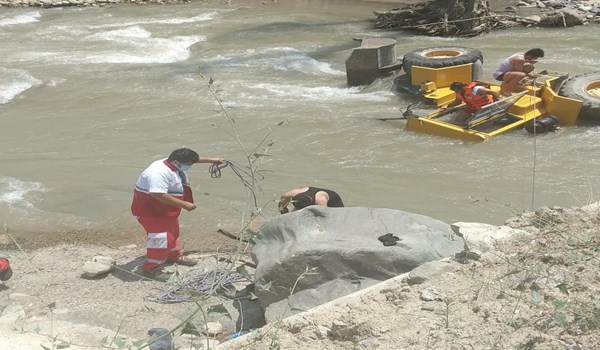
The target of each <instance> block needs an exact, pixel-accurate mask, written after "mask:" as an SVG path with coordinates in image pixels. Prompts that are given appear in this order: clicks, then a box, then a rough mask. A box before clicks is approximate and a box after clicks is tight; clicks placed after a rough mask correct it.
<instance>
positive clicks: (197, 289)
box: [144, 267, 250, 304]
mask: <svg viewBox="0 0 600 350" xmlns="http://www.w3.org/2000/svg"><path fill="white" fill-rule="evenodd" d="M236 282H250V281H249V280H248V279H247V278H246V277H244V276H242V275H241V274H239V273H237V272H235V271H231V270H230V269H228V268H222V267H220V268H216V269H214V270H211V271H208V272H204V273H201V274H198V275H195V276H191V277H188V278H186V279H184V280H181V281H179V282H175V283H173V284H166V285H165V286H164V287H163V289H162V291H161V292H160V293H159V294H158V295H156V296H147V297H145V298H144V300H148V301H153V302H156V303H160V304H174V303H183V302H188V301H192V300H193V299H194V297H193V294H194V293H201V294H202V295H204V296H209V295H210V294H211V293H212V292H214V291H216V290H224V291H225V292H228V293H231V292H232V288H233V283H236Z"/></svg>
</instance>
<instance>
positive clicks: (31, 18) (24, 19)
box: [0, 11, 42, 27]
mask: <svg viewBox="0 0 600 350" xmlns="http://www.w3.org/2000/svg"><path fill="white" fill-rule="evenodd" d="M41 16H42V15H41V14H40V13H39V12H38V11H30V12H26V13H19V14H17V15H15V14H14V13H11V12H9V13H4V14H1V15H0V27H8V26H14V25H19V24H26V23H33V22H38V21H39V18H40V17H41Z"/></svg>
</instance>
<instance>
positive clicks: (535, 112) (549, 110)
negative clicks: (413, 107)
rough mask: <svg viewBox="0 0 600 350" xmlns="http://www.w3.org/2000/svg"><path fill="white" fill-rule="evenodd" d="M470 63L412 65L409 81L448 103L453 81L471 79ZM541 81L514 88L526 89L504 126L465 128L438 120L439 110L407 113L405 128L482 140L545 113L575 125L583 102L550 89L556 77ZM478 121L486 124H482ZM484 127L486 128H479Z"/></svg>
mask: <svg viewBox="0 0 600 350" xmlns="http://www.w3.org/2000/svg"><path fill="white" fill-rule="evenodd" d="M471 77H472V64H470V63H469V64H464V65H457V66H451V67H444V68H428V67H420V66H413V67H412V68H411V83H412V84H413V85H416V86H420V87H421V89H422V90H423V97H424V98H425V99H427V100H429V101H430V102H432V104H433V105H435V106H442V105H445V104H448V103H450V102H452V101H454V99H455V93H454V91H452V90H450V87H449V86H450V84H452V83H453V82H455V81H458V82H462V83H467V82H470V81H471V79H472V78H471ZM544 79H545V81H544V82H543V84H536V86H533V85H521V86H518V87H517V90H519V89H520V90H521V91H525V90H526V91H527V93H526V94H525V95H524V96H522V97H521V98H520V99H519V100H517V102H515V103H514V104H513V105H512V106H511V107H510V108H509V109H508V110H507V113H508V114H510V115H511V117H513V118H514V119H515V121H514V122H512V123H509V124H507V125H504V126H498V127H493V128H491V131H487V132H483V131H478V130H475V129H476V128H477V126H473V127H471V128H466V127H462V126H458V125H455V124H452V123H449V122H446V121H443V120H439V119H437V118H438V116H439V112H434V113H431V114H429V115H427V116H410V117H409V118H408V120H407V123H406V129H407V130H411V131H416V132H421V133H425V134H431V135H437V136H442V137H448V138H453V139H458V140H462V141H467V142H482V141H485V140H487V139H489V138H491V137H493V136H496V135H499V134H502V133H505V132H507V131H510V130H512V129H515V128H519V127H523V126H524V125H525V124H526V123H527V122H529V121H531V120H533V119H535V118H539V117H543V116H546V115H554V116H556V117H557V118H558V119H559V121H560V125H561V126H570V125H574V124H575V123H576V121H577V116H578V115H579V111H580V110H581V106H582V104H583V102H582V101H579V100H576V99H572V98H568V97H563V96H559V95H558V94H557V93H556V92H555V91H554V90H553V88H552V84H553V82H554V81H555V80H556V79H558V77H555V76H551V75H549V76H545V77H544ZM488 85H489V86H490V88H491V89H492V90H495V91H499V90H500V87H499V86H498V85H496V84H488ZM481 124H485V122H484V123H481ZM482 129H484V130H485V128H482Z"/></svg>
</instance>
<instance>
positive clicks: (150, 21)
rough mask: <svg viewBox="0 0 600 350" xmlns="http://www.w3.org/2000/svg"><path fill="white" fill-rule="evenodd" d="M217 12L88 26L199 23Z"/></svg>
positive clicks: (109, 26) (212, 16)
mask: <svg viewBox="0 0 600 350" xmlns="http://www.w3.org/2000/svg"><path fill="white" fill-rule="evenodd" d="M217 16H218V13H217V12H209V13H203V14H201V15H197V16H193V17H174V18H147V19H143V20H135V21H127V22H116V23H107V24H101V25H93V26H89V27H88V28H91V29H97V28H114V27H128V26H133V25H139V24H188V23H198V22H206V21H210V20H213V19H215V18H217Z"/></svg>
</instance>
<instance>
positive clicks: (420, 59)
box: [402, 46, 483, 80]
mask: <svg viewBox="0 0 600 350" xmlns="http://www.w3.org/2000/svg"><path fill="white" fill-rule="evenodd" d="M467 63H473V80H479V79H481V75H482V73H483V54H482V53H481V51H479V50H475V49H471V48H468V47H459V46H441V47H428V48H425V49H418V50H414V51H411V52H409V53H407V54H405V55H404V58H403V59H402V68H403V69H404V71H405V72H406V74H408V75H410V70H411V68H412V66H421V67H428V68H444V67H452V66H458V65H461V64H467Z"/></svg>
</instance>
